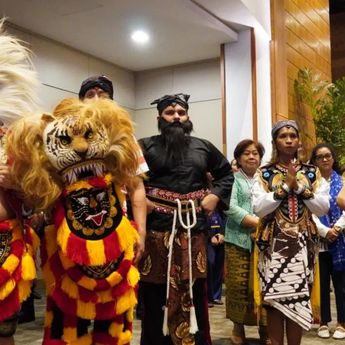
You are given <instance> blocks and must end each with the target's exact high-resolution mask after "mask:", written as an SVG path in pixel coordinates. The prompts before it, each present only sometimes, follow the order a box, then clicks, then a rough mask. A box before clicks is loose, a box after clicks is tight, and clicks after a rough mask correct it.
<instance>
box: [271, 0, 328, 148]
mask: <svg viewBox="0 0 345 345" xmlns="http://www.w3.org/2000/svg"><path fill="white" fill-rule="evenodd" d="M271 5H272V11H271V14H272V36H273V37H272V39H273V40H275V39H277V37H275V32H277V29H276V30H274V29H275V28H274V23H279V21H277V20H275V19H274V16H275V15H277V11H274V10H273V9H274V7H277V6H283V12H281V13H283V15H284V35H280V38H278V39H279V46H280V49H282V50H284V52H285V61H284V63H285V67H286V78H285V83H286V89H287V115H288V117H289V118H291V119H296V120H297V121H298V122H299V124H300V125H301V128H303V130H304V133H303V140H304V141H305V143H304V144H305V146H306V149H307V151H308V150H309V149H310V148H311V146H312V145H313V144H314V141H315V130H314V127H313V121H312V118H311V115H310V114H309V113H308V111H306V109H305V108H302V107H300V106H298V105H297V103H296V98H295V92H294V80H295V78H296V77H297V73H298V70H299V69H303V68H306V67H307V68H310V69H312V70H313V71H314V72H315V73H318V74H320V76H321V77H322V78H323V79H325V80H328V81H330V80H331V53H330V21H329V3H328V0H271ZM282 38H283V39H282ZM273 53H274V52H273ZM274 59H275V56H274V54H272V62H273V63H274ZM275 63H277V62H275ZM283 77H284V75H283ZM281 78H282V75H279V74H275V71H274V69H272V85H274V83H275V82H276V81H277V80H279V79H280V82H281ZM284 102H286V101H285V100H284ZM275 103H276V104H275V106H276V108H279V99H278V98H275ZM273 120H274V116H273Z"/></svg>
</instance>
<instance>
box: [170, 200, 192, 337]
mask: <svg viewBox="0 0 345 345" xmlns="http://www.w3.org/2000/svg"><path fill="white" fill-rule="evenodd" d="M175 202H176V204H177V210H176V209H175V210H174V217H173V225H172V229H171V234H170V237H169V254H168V269H167V293H166V303H165V308H164V320H163V334H164V335H168V334H169V328H168V305H169V291H170V270H171V261H172V252H173V244H174V238H175V235H176V233H177V228H176V222H177V217H178V219H179V222H180V225H181V226H182V227H183V228H184V229H186V230H187V239H188V260H189V262H188V267H189V296H190V301H191V305H190V309H189V314H190V325H189V327H190V329H189V333H191V334H195V333H196V332H197V331H198V324H197V321H196V315H195V307H194V302H193V277H192V236H191V229H192V228H193V227H194V226H195V225H196V221H197V219H196V210H195V204H194V202H193V200H188V202H187V204H190V206H191V210H192V219H193V222H192V224H191V222H190V210H189V209H188V211H187V212H186V219H187V224H185V222H184V221H183V219H182V205H181V201H180V200H179V199H175Z"/></svg>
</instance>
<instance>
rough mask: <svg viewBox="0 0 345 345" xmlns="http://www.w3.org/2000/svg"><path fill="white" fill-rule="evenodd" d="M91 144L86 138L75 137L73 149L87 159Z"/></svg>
mask: <svg viewBox="0 0 345 345" xmlns="http://www.w3.org/2000/svg"><path fill="white" fill-rule="evenodd" d="M88 148H89V145H88V143H87V142H86V140H85V139H84V138H80V137H77V138H74V140H73V149H74V152H75V153H76V154H77V155H78V156H79V157H80V158H81V159H85V158H86V154H87V151H88Z"/></svg>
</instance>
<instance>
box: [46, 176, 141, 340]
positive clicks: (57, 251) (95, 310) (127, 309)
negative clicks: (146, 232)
mask: <svg viewBox="0 0 345 345" xmlns="http://www.w3.org/2000/svg"><path fill="white" fill-rule="evenodd" d="M95 189H97V190H104V191H105V192H106V193H107V195H108V198H109V202H110V208H109V212H108V214H105V215H104V217H106V219H105V220H104V221H103V222H102V224H103V225H102V226H99V227H97V228H96V229H91V228H90V227H86V226H85V224H81V223H79V222H78V220H77V219H76V218H75V213H74V212H73V211H72V209H71V208H69V206H68V200H69V199H68V198H69V197H70V196H71V194H73V193H78V192H79V191H84V193H85V191H86V194H84V195H88V194H92V191H93V190H95ZM90 200H91V199H90ZM123 201H124V196H123V194H122V192H121V191H120V188H117V187H115V186H114V184H113V182H112V177H111V175H110V174H108V175H106V176H105V177H103V178H102V177H93V178H91V179H89V180H85V181H78V182H75V183H73V184H71V185H69V186H68V187H66V188H65V190H64V191H63V193H62V197H61V198H60V199H59V201H58V202H57V204H56V205H55V208H54V215H53V216H54V224H53V225H49V226H47V227H46V229H45V236H44V239H43V242H42V250H41V255H42V264H43V274H44V277H45V281H46V285H47V294H48V299H47V314H46V320H45V333H44V340H43V344H44V345H53V344H54V345H60V344H61V345H64V344H69V345H91V344H102V345H123V344H129V342H130V339H131V337H132V321H133V311H134V306H135V304H136V303H137V299H136V287H137V283H138V280H139V273H138V271H137V269H136V268H135V267H134V266H133V258H134V245H135V243H136V241H137V238H138V233H137V230H136V229H135V228H134V227H133V225H132V224H131V222H130V221H129V220H128V219H127V218H126V217H125V216H124V215H123V214H122V208H121V205H122V204H123ZM91 204H92V203H91V201H90V205H91ZM66 205H67V206H66ZM99 223H101V220H99ZM88 320H90V321H91V320H93V321H94V323H93V329H92V330H91V331H89V330H88V328H89V325H90V321H88Z"/></svg>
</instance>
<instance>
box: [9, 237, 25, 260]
mask: <svg viewBox="0 0 345 345" xmlns="http://www.w3.org/2000/svg"><path fill="white" fill-rule="evenodd" d="M23 252H24V242H23V240H15V241H14V242H12V243H11V254H14V255H15V256H16V257H17V258H19V259H20V258H21V257H22V255H23Z"/></svg>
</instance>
